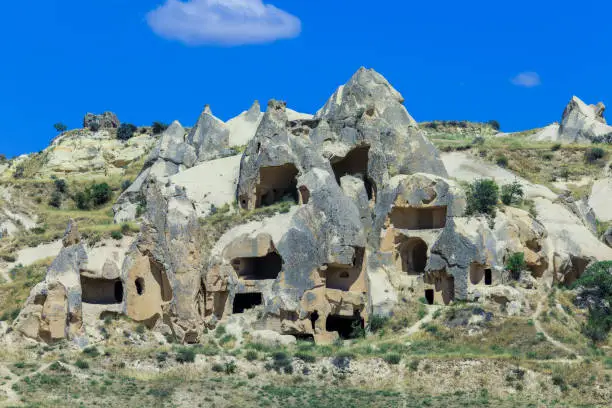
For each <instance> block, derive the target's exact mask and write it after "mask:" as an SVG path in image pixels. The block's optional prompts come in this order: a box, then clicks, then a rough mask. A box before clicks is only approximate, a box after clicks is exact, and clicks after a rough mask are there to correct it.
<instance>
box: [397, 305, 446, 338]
mask: <svg viewBox="0 0 612 408" xmlns="http://www.w3.org/2000/svg"><path fill="white" fill-rule="evenodd" d="M441 307H442V306H427V314H426V315H425V316H424V317H423V318H422V319H421V320H419V321H418V322H416V323H415V324H413V325H412V326H410V327H409V328H407V329H406V333H405V336H412V335H413V334H415V333H417V332H419V331H421V330H422V326H423V325H424V324H426V323H429V322H431V321H432V320H433V315H434V314H435V313H436V312H437V311H438V310H440V308H441Z"/></svg>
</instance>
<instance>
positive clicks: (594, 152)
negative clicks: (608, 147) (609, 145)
mask: <svg viewBox="0 0 612 408" xmlns="http://www.w3.org/2000/svg"><path fill="white" fill-rule="evenodd" d="M605 155H606V152H605V151H604V149H602V148H601V147H589V148H588V149H586V150H585V151H584V159H585V160H586V161H587V163H593V162H595V161H597V160H599V159H601V158H603V157H604V156H605Z"/></svg>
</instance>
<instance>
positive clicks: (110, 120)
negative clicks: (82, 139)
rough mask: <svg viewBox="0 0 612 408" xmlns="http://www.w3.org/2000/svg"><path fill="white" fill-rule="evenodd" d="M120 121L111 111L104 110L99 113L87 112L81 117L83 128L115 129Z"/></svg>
mask: <svg viewBox="0 0 612 408" xmlns="http://www.w3.org/2000/svg"><path fill="white" fill-rule="evenodd" d="M120 124H121V122H119V119H118V118H117V115H115V114H114V113H113V112H104V113H103V114H101V115H95V114H93V113H88V114H86V115H85V117H84V118H83V128H86V129H91V128H94V129H116V128H118V127H119V125H120Z"/></svg>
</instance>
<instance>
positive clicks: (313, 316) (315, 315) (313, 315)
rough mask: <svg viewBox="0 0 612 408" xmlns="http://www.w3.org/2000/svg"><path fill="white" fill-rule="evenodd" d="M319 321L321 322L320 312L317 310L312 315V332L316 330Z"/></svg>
mask: <svg viewBox="0 0 612 408" xmlns="http://www.w3.org/2000/svg"><path fill="white" fill-rule="evenodd" d="M317 320H319V312H317V311H316V310H315V311H314V312H312V313H311V314H310V324H311V325H312V331H313V332H314V331H315V329H316V324H317Z"/></svg>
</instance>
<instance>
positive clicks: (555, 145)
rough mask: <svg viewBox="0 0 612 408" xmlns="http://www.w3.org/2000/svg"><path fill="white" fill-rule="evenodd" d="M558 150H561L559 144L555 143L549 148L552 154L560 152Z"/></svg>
mask: <svg viewBox="0 0 612 408" xmlns="http://www.w3.org/2000/svg"><path fill="white" fill-rule="evenodd" d="M560 149H561V143H555V144H554V145H552V146H551V148H550V150H551V151H553V152H556V151H557V150H560Z"/></svg>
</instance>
